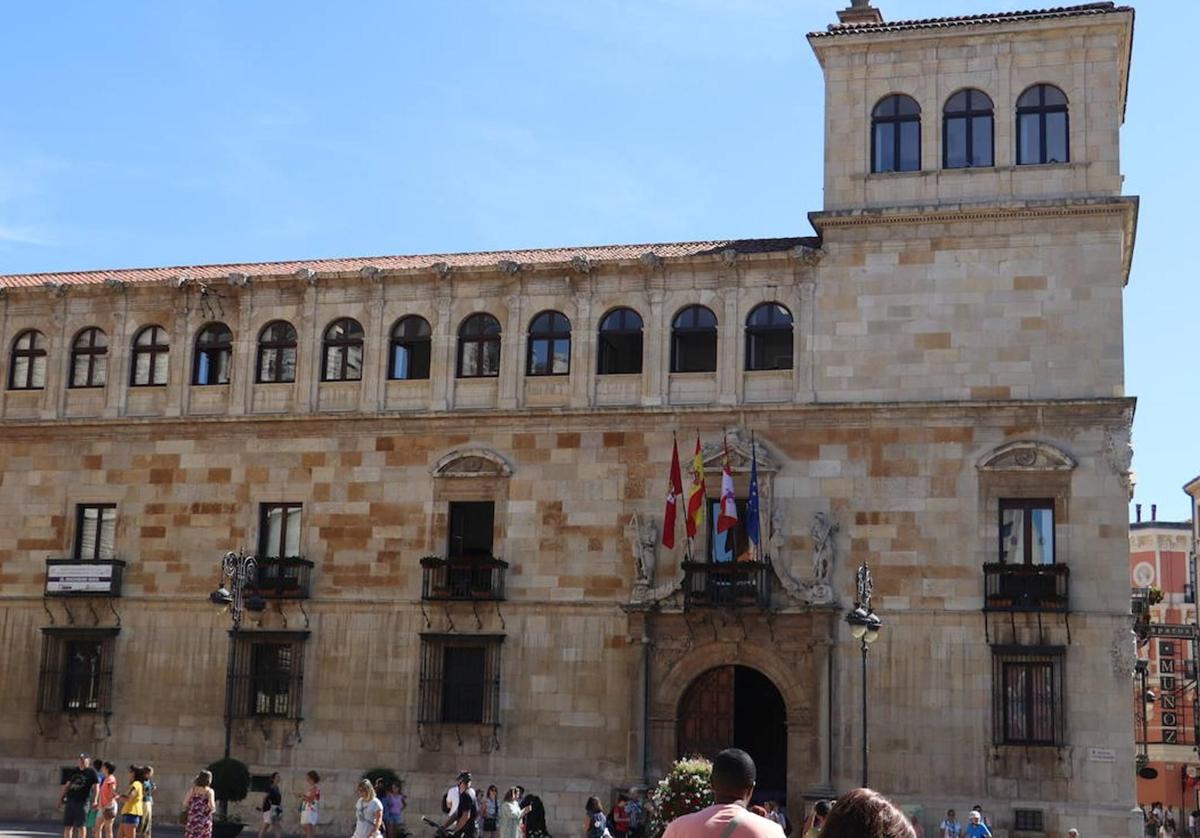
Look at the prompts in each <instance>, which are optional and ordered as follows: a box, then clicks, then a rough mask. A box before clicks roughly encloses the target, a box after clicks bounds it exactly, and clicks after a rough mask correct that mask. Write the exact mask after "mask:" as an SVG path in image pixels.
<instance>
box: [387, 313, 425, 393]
mask: <svg viewBox="0 0 1200 838" xmlns="http://www.w3.org/2000/svg"><path fill="white" fill-rule="evenodd" d="M431 335H432V331H431V330H430V328H429V321H428V320H426V319H425V318H424V317H419V316H418V315H415V314H410V315H409V316H407V317H401V318H400V319H399V320H397V321H396V325H395V326H393V327H392V337H391V353H390V360H389V362H388V378H390V379H392V380H394V381H415V380H419V379H426V378H429V356H430V353H431V351H432V338H431Z"/></svg>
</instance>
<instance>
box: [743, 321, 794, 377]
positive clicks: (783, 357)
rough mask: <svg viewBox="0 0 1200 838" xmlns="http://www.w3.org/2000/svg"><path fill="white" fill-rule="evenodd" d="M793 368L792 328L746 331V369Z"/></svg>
mask: <svg viewBox="0 0 1200 838" xmlns="http://www.w3.org/2000/svg"><path fill="white" fill-rule="evenodd" d="M791 368H792V330H791V329H790V328H786V327H785V328H782V329H780V328H775V329H758V330H750V331H747V333H746V369H748V370H790V369H791Z"/></svg>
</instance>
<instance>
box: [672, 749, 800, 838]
mask: <svg viewBox="0 0 1200 838" xmlns="http://www.w3.org/2000/svg"><path fill="white" fill-rule="evenodd" d="M757 780H758V769H757V768H755V765H754V760H752V759H751V758H750V755H749V754H748V753H746V752H745V751H742V750H739V749H738V748H727V749H725V750H724V751H721V753H719V754H717V756H716V758H715V759H714V760H713V767H712V780H711V781H710V782H711V785H712V792H713V800H715V801H716V803H714V804H713V805H712V806H709V807H708V808H707V809H701V810H700V811H699V812H693V813H692V814H690V815H683V816H682V817H678V818H676V819H675V820H673V821H671V823H669V824H668V825H667V829H666V831H665V832H663V838H783V829H782V828H781V827H780V826H779V824H777V823H775V822H774V821H772V820H769V819H767V818H764V817H761V816H759V815H756V814H754V813H753V812H751V811H750V810H748V809H747V808H746V806H747V805H748V804H749V803H750V798H751V797H752V796H753V795H754V784H755V782H757Z"/></svg>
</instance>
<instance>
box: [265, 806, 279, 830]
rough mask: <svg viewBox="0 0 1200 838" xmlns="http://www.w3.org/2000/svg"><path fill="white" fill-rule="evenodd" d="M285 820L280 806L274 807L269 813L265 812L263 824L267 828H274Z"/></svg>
mask: <svg viewBox="0 0 1200 838" xmlns="http://www.w3.org/2000/svg"><path fill="white" fill-rule="evenodd" d="M282 820H283V810H282V809H280V808H279V807H278V806H272V807H271V808H270V809H268V810H267V811H265V812H263V823H265V824H266V825H267V826H272V825H274V824H277V823H279V822H280V821H282Z"/></svg>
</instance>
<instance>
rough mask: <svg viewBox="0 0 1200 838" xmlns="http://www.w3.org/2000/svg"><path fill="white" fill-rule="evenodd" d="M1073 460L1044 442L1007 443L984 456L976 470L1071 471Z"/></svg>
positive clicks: (1068, 455)
mask: <svg viewBox="0 0 1200 838" xmlns="http://www.w3.org/2000/svg"><path fill="white" fill-rule="evenodd" d="M1076 465H1078V464H1077V463H1076V461H1075V458H1074V457H1072V456H1071V455H1070V454H1068V453H1067V452H1066V451H1063V450H1062V449H1060V448H1055V447H1054V446H1053V445H1048V444H1047V443H1045V442H1036V441H1034V440H1018V441H1016V442H1008V443H1005V444H1004V445H1001V446H1000V447H999V448H997V449H995V450H994V451H991V452H990V453H988V454H986V455H985V456H984V457H983V459H981V460H980V461H979V462H978V464H977V465H976V468H978V469H979V470H980V471H1071V470H1072V469H1074V468H1075V466H1076Z"/></svg>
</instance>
